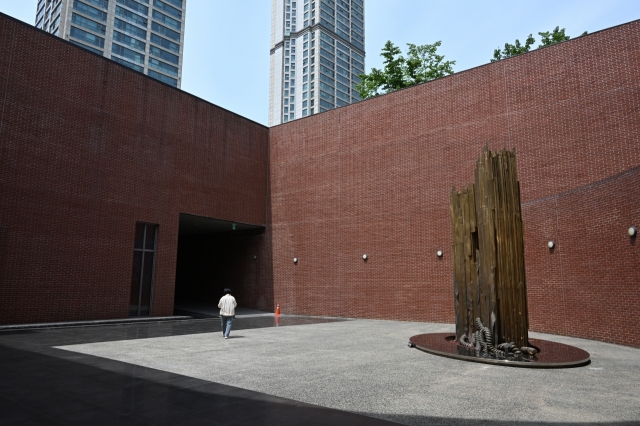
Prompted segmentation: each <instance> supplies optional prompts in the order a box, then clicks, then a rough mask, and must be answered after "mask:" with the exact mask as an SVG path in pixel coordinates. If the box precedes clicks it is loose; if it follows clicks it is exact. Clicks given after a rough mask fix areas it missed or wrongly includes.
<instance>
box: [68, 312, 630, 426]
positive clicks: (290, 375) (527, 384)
mask: <svg viewBox="0 0 640 426" xmlns="http://www.w3.org/2000/svg"><path fill="white" fill-rule="evenodd" d="M201 321H205V320H201ZM241 322H242V319H238V320H237V322H236V324H237V325H238V326H241ZM234 325H235V324H234ZM240 328H241V327H240ZM453 330H454V327H453V326H452V325H443V324H430V323H409V322H395V321H374V320H349V321H340V322H327V323H319V324H305V325H291V326H287V327H270V328H254V329H244V330H237V329H236V330H233V331H232V333H231V336H232V338H230V339H228V340H225V339H223V338H222V336H221V334H220V333H219V332H210V333H199V334H186V335H176V336H166V337H154V338H138V339H131V340H121V341H108V342H98V343H84V344H78V345H64V346H58V347H57V348H58V349H63V350H65V351H72V352H76V353H81V354H86V355H92V356H95V357H101V358H107V359H111V360H117V361H121V362H124V363H129V364H134V365H138V366H144V367H149V368H153V369H157V370H162V371H166V372H171V373H175V374H179V375H182V376H187V377H192V378H197V379H201V380H205V381H210V382H216V383H221V384H225V385H231V386H236V387H239V388H243V389H248V390H251V391H257V392H262V393H266V394H269V395H274V396H277V397H283V398H289V399H293V400H296V401H301V402H304V403H309V404H316V405H319V406H323V407H328V408H333V409H338V410H345V411H349V412H352V413H358V414H363V415H366V416H370V417H376V418H380V419H386V420H390V421H394V422H398V423H404V424H409V425H460V424H469V423H470V421H471V420H474V422H473V423H474V424H487V425H488V424H491V425H496V424H505V425H506V424H507V423H509V424H514V423H515V424H518V425H525V424H531V425H542V424H554V425H557V424H593V425H595V424H612V425H613V424H616V425H627V424H628V425H631V424H634V425H637V424H640V392H639V390H640V350H639V349H634V348H629V347H623V346H617V345H611V344H606V343H600V342H595V341H589V340H581V339H574V338H565V337H560V336H552V335H544V334H540V333H531V336H532V337H535V338H543V339H548V340H553V341H557V342H561V343H566V344H570V345H573V346H577V347H579V348H581V349H584V350H586V351H588V352H589V353H590V354H591V364H590V365H588V366H584V367H579V368H571V369H552V370H531V369H520V368H508V367H497V366H489V365H484V364H476V363H466V362H462V361H457V360H452V359H448V358H442V357H437V356H434V355H430V354H426V353H423V352H420V351H418V350H416V349H410V348H409V347H408V346H407V342H408V339H409V337H410V336H412V335H415V334H420V333H429V332H448V331H453Z"/></svg>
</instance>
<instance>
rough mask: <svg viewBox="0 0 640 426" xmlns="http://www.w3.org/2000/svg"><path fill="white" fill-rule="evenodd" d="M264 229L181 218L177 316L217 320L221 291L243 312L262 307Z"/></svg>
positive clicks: (220, 221) (175, 306) (261, 227)
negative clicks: (215, 317) (231, 296)
mask: <svg viewBox="0 0 640 426" xmlns="http://www.w3.org/2000/svg"><path fill="white" fill-rule="evenodd" d="M264 234H265V227H264V226H260V225H249V224H244V223H237V222H229V221H226V220H219V219H213V218H207V217H202V216H194V215H189V214H180V231H179V236H178V259H177V265H176V287H175V299H174V300H175V302H174V312H175V314H181V315H184V314H188V315H195V316H201V317H204V316H214V315H217V314H218V312H219V310H218V300H219V299H220V297H222V293H223V291H224V288H225V287H229V288H231V290H232V293H233V295H234V296H235V297H236V299H237V300H238V304H239V305H240V306H241V307H246V308H251V309H265V307H266V308H269V307H268V306H266V304H265V306H260V305H261V304H262V303H261V296H260V294H261V293H262V290H264V289H263V288H261V286H263V285H264V281H265V280H264V279H262V280H261V277H262V276H263V275H264V268H263V267H262V265H264V264H265V263H266V262H265V259H263V258H262V257H263V256H264V253H265V249H264V248H265V236H264Z"/></svg>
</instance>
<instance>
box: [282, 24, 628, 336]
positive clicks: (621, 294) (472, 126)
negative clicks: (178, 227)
mask: <svg viewBox="0 0 640 426" xmlns="http://www.w3.org/2000/svg"><path fill="white" fill-rule="evenodd" d="M639 95H640V22H639V21H635V22H632V23H629V24H625V25H621V26H618V27H615V28H611V29H608V30H605V31H602V32H598V33H594V34H592V35H589V36H586V37H580V38H577V39H574V40H571V41H569V42H566V43H562V44H559V45H556V46H552V47H549V48H545V49H539V50H537V51H534V52H531V53H529V54H525V55H521V56H518V57H516V58H512V59H509V60H504V61H501V62H498V63H493V64H487V65H485V66H481V67H478V68H474V69H471V70H468V71H465V72H462V73H459V74H455V75H453V76H450V77H447V78H443V79H440V80H436V81H433V82H430V83H426V84H423V85H420V86H417V87H413V88H409V89H405V90H402V91H399V92H395V93H392V94H389V95H385V96H381V97H379V98H377V99H373V100H369V101H366V102H361V103H358V104H355V105H351V106H349V107H345V108H339V109H337V110H333V111H330V112H326V113H323V114H319V115H315V116H312V117H309V118H305V119H302V120H297V121H294V122H291V123H288V124H284V125H281V126H278V127H275V128H272V129H271V132H270V143H271V151H270V156H271V161H270V163H271V190H272V192H271V198H272V214H273V222H272V224H273V227H272V230H273V253H274V297H275V302H279V303H280V305H281V307H282V310H283V312H284V313H296V314H313V315H334V316H343V317H361V318H383V319H399V320H409V321H435V322H453V321H454V315H453V290H452V275H451V270H452V266H451V260H450V259H451V258H450V250H451V249H450V247H451V235H450V233H451V231H450V217H449V207H448V199H449V192H450V190H451V187H452V186H455V187H458V188H460V187H462V186H466V185H467V184H468V183H469V182H472V181H473V170H474V166H475V160H476V158H477V157H478V155H479V154H480V151H481V147H482V146H483V145H485V144H489V146H490V147H491V148H492V149H501V148H503V147H507V148H512V147H516V149H517V155H518V173H519V179H520V182H521V189H522V200H523V203H524V206H523V208H524V213H523V214H524V221H525V238H526V241H525V244H526V267H527V277H528V289H529V309H530V323H531V327H532V329H533V330H539V331H546V332H551V333H557V334H568V335H572V336H580V337H587V338H593V339H598V340H604V341H610V342H616V343H622V344H627V345H632V346H640V340H639V337H638V336H637V333H635V331H634V330H633V328H632V327H630V326H629V325H630V324H635V323H638V322H640V267H639V266H640V252H639V247H638V245H637V244H636V243H635V241H633V240H631V239H630V238H629V237H628V236H627V233H626V231H627V229H628V227H629V226H631V225H636V226H637V225H639V224H640V198H639V197H638V195H639V192H638V191H639V189H638V188H640V178H639V174H638V173H639V172H638V167H640V108H639V107H638V105H640V96H639ZM548 239H554V240H555V241H556V243H557V248H556V249H555V250H554V251H553V252H549V250H548V249H547V248H546V242H547V241H548ZM438 249H443V250H444V251H445V258H444V259H443V260H438V259H437V257H436V255H435V252H436V250H438ZM365 253H366V254H367V255H369V260H368V261H367V262H364V261H363V260H362V255H363V254H365ZM294 257H297V258H299V262H298V264H297V265H294V263H293V261H292V259H293V258H294Z"/></svg>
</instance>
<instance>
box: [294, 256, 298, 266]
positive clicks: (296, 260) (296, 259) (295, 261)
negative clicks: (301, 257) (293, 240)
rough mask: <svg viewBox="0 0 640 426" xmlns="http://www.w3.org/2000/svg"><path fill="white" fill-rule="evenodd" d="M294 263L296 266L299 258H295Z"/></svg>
mask: <svg viewBox="0 0 640 426" xmlns="http://www.w3.org/2000/svg"><path fill="white" fill-rule="evenodd" d="M293 263H295V264H296V265H297V264H298V258H297V257H294V258H293Z"/></svg>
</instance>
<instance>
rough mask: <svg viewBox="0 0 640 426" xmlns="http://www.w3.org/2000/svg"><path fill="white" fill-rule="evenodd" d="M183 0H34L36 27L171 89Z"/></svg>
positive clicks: (177, 77)
mask: <svg viewBox="0 0 640 426" xmlns="http://www.w3.org/2000/svg"><path fill="white" fill-rule="evenodd" d="M186 3H187V0H38V8H37V13H36V27H37V28H39V29H41V30H44V31H46V32H49V33H51V34H54V35H57V36H59V37H62V38H64V39H65V40H68V41H70V42H71V43H74V44H77V45H78V46H81V47H84V48H85V49H87V50H90V51H92V52H94V53H97V54H99V55H102V56H104V57H106V58H109V59H111V60H113V61H116V62H119V63H120V64H122V65H125V66H127V67H129V68H132V69H134V70H136V71H139V72H141V73H144V74H147V75H148V76H150V77H153V78H156V79H158V80H160V81H162V82H165V83H167V84H170V85H172V86H174V87H178V88H179V87H180V83H181V79H182V52H183V50H184V49H183V46H184V24H185V11H186V6H187V5H186Z"/></svg>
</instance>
